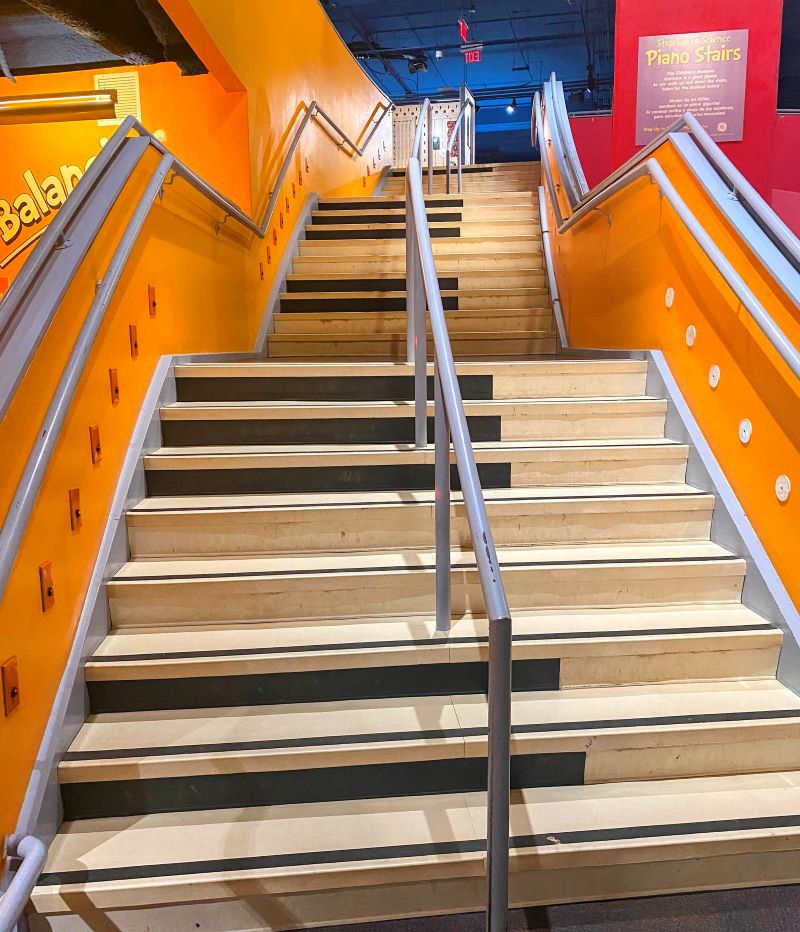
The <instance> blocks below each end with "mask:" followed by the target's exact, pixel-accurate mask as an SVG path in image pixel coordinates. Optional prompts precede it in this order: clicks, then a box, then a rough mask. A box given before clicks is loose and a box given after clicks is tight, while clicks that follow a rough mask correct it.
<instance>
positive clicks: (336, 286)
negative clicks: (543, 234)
mask: <svg viewBox="0 0 800 932" xmlns="http://www.w3.org/2000/svg"><path fill="white" fill-rule="evenodd" d="M397 264H398V271H399V272H402V274H401V275H398V276H393V275H390V274H387V275H381V276H378V275H377V274H376V275H375V276H374V277H373V276H371V275H369V274H367V270H366V269H365V270H364V271H363V273H362V275H361V276H360V277H359V276H353V277H352V278H349V277H348V278H346V277H337V278H314V276H313V275H312V274H310V273H306V274H304V276H303V278H296V277H290V278H289V280H288V281H287V283H286V290H287V292H289V293H294V294H298V293H302V292H308V291H311V292H320V291H351V292H352V291H405V290H406V280H405V268H403V269H402V270H401V269H400V263H399V262H398V263H397ZM330 271H331V272H339V273H341V271H342V270H341V269H338V268H332V269H331V270H330ZM545 281H546V277H545V274H544V271H543V270H539V271H525V272H518V273H516V274H515V273H509V272H505V273H503V274H501V275H497V274H496V273H495V272H494V271H493V272H490V273H486V272H477V273H472V274H470V273H462V274H459V275H445V274H444V273H443V272H442V271H441V269H440V270H439V287H440V288H441V290H442V291H466V290H467V289H483V290H487V289H489V288H496V289H497V290H498V291H502V290H503V289H506V288H543V287H544V285H545Z"/></svg>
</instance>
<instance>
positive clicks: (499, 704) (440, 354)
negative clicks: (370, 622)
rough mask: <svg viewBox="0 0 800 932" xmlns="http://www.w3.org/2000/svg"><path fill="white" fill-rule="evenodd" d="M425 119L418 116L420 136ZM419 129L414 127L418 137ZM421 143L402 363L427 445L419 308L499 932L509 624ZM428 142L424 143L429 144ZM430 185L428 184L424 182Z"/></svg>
mask: <svg viewBox="0 0 800 932" xmlns="http://www.w3.org/2000/svg"><path fill="white" fill-rule="evenodd" d="M429 114H430V100H427V99H426V100H425V101H424V103H423V104H422V108H421V110H420V121H419V126H421V125H422V121H423V119H425V118H426V116H428V115H429ZM418 128H419V127H418ZM419 140H420V133H419V132H418V138H417V141H415V146H414V149H413V150H412V153H411V158H410V159H409V161H408V165H407V167H406V276H407V277H406V291H407V306H406V312H407V324H408V361H409V362H410V363H413V364H414V419H415V445H416V446H417V448H423V447H425V446H427V442H428V416H427V415H428V393H427V337H426V308H427V317H428V318H429V319H430V325H431V334H432V338H433V385H434V388H433V417H434V445H435V450H434V480H435V497H434V501H435V505H434V512H435V517H434V520H435V533H436V628H437V630H439V631H447V630H449V629H450V624H451V607H450V606H451V599H450V596H451V592H450V575H451V564H450V559H451V558H450V493H451V489H450V444H451V441H452V446H453V451H454V456H455V465H456V468H457V471H458V477H459V482H460V485H461V492H462V496H463V499H464V508H465V510H466V513H467V521H468V524H469V530H470V536H471V539H472V548H473V551H474V553H475V562H476V564H477V569H478V577H479V579H480V585H481V591H482V593H483V600H484V604H485V607H486V614H487V617H488V623H489V697H488V701H489V739H488V743H489V759H488V780H487V827H486V849H487V852H486V853H487V863H486V875H487V885H488V891H487V929H489V930H490V932H505V929H506V922H507V912H508V836H509V803H510V766H511V764H510V751H511V748H510V741H511V615H510V612H509V608H508V600H507V599H506V594H505V589H504V587H503V581H502V578H501V576H500V566H499V564H498V561H497V553H496V552H495V546H494V540H493V537H492V531H491V528H490V527H489V519H488V516H487V514H486V504H485V502H484V498H483V491H482V489H481V484H480V478H479V476H478V468H477V466H476V464H475V455H474V453H473V449H472V441H471V439H470V435H469V428H468V426H467V419H466V415H465V414H464V404H463V400H462V398H461V390H460V388H459V384H458V376H457V374H456V368H455V364H454V362H453V351H452V347H451V345H450V337H449V334H448V332H447V321H446V318H445V314H444V309H443V307H442V296H441V292H440V290H439V280H438V277H437V274H436V265H435V262H434V258H433V246H432V243H431V235H430V229H429V228H428V219H427V215H426V208H425V195H424V193H423V185H422V168H421V166H420V161H419ZM429 140H430V135H429ZM430 177H431V176H430V175H429V179H430Z"/></svg>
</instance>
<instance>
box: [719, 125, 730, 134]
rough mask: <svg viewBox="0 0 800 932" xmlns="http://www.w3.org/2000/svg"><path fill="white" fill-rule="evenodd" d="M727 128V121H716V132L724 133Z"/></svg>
mask: <svg viewBox="0 0 800 932" xmlns="http://www.w3.org/2000/svg"><path fill="white" fill-rule="evenodd" d="M727 128H728V124H727V123H717V132H718V133H724V132H725V130H726V129H727Z"/></svg>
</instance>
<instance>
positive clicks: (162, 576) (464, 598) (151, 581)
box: [108, 541, 745, 627]
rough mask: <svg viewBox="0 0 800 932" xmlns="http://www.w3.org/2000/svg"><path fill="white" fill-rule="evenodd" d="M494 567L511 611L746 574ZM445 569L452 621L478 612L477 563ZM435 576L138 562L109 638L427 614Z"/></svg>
mask: <svg viewBox="0 0 800 932" xmlns="http://www.w3.org/2000/svg"><path fill="white" fill-rule="evenodd" d="M498 560H499V562H500V566H501V567H502V571H503V582H504V585H505V589H506V594H507V597H508V601H509V605H510V607H511V610H512V611H526V610H530V609H533V608H539V607H580V606H599V607H615V606H639V605H641V606H644V605H651V604H656V605H664V604H691V603H697V602H725V601H738V599H739V598H740V596H741V590H742V583H743V579H744V572H745V563H744V561H743V560H741V559H740V558H738V557H736V556H733V555H732V554H730V553H729V552H727V551H725V550H724V549H722V548H720V547H719V546H717V545H716V544H713V543H710V542H708V541H679V542H670V541H658V542H657V543H654V544H651V543H644V544H642V543H627V542H626V543H606V544H602V545H600V544H583V545H576V546H572V547H559V546H552V547H539V548H536V549H533V550H531V549H524V548H500V549H499V550H498ZM451 561H452V576H451V578H452V612H453V615H454V616H456V617H458V616H459V615H461V614H463V613H475V612H479V611H481V610H482V605H483V601H482V600H483V596H482V593H481V590H480V585H479V581H478V576H477V571H476V568H475V558H474V555H473V554H472V553H468V552H463V551H455V552H453V553H452V555H451ZM434 568H435V559H434V556H433V554H432V553H431V552H426V551H419V552H418V551H411V552H398V553H385V552H384V553H381V552H377V551H376V552H372V553H362V554H359V555H358V556H357V558H354V557H353V555H352V554H348V553H330V554H310V555H307V556H306V555H297V556H294V557H288V556H284V555H280V554H279V555H260V556H237V557H228V558H223V557H219V558H195V559H185V560H161V561H158V560H153V561H146V560H145V561H143V560H135V561H131V562H129V563H126V564H125V565H124V566H123V567H122V568H121V569H120V570H119V571H118V572H117V573H116V574H115V575H114V576H113V578H112V579H111V580H110V581H109V583H108V601H109V609H110V614H111V619H112V623H113V624H114V625H115V626H117V627H122V626H124V625H131V626H147V625H152V624H164V625H178V624H189V625H192V624H224V623H228V622H240V621H269V620H276V621H278V620H282V621H290V620H293V619H321V618H331V617H339V618H344V617H348V616H351V615H353V614H356V615H361V616H364V617H376V616H380V615H382V614H393V613H396V612H398V611H400V612H410V613H414V612H430V611H432V610H433V604H434V603H433V595H434V576H435V572H434ZM356 606H357V609H356V608H355V607H356Z"/></svg>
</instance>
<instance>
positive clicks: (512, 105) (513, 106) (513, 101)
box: [506, 97, 517, 114]
mask: <svg viewBox="0 0 800 932" xmlns="http://www.w3.org/2000/svg"><path fill="white" fill-rule="evenodd" d="M516 109H517V98H516V97H512V98H511V103H510V104H509V105H508V106H507V107H506V113H508V114H511V113H513V112H514V111H515V110H516Z"/></svg>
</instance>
